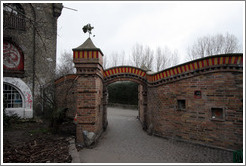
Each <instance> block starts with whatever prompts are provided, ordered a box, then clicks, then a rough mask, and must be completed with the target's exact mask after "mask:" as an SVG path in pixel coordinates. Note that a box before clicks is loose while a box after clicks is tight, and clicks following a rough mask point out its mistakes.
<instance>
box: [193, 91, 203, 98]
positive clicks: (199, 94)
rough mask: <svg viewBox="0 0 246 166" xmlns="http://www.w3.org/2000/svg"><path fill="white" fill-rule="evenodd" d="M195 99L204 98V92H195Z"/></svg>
mask: <svg viewBox="0 0 246 166" xmlns="http://www.w3.org/2000/svg"><path fill="white" fill-rule="evenodd" d="M194 97H195V98H196V99H200V98H202V92H201V91H199V90H196V91H195V92H194Z"/></svg>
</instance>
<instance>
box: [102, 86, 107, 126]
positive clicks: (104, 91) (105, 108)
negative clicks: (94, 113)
mask: <svg viewBox="0 0 246 166" xmlns="http://www.w3.org/2000/svg"><path fill="white" fill-rule="evenodd" d="M107 105H108V89H107V87H104V88H103V129H104V130H106V129H107V126H108V119H107Z"/></svg>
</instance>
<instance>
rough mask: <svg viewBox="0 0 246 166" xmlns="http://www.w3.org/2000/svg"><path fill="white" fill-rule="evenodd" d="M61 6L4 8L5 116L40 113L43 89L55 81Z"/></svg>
mask: <svg viewBox="0 0 246 166" xmlns="http://www.w3.org/2000/svg"><path fill="white" fill-rule="evenodd" d="M62 8H63V6H62V4H54V3H4V4H3V40H2V43H3V53H2V56H3V103H4V107H5V110H6V113H7V114H13V113H16V114H18V115H19V116H20V117H22V118H32V117H33V115H34V113H35V112H36V111H42V103H41V100H40V99H39V96H40V95H41V94H42V93H41V90H40V89H42V87H44V86H46V85H47V84H48V83H49V82H51V81H52V80H53V79H54V76H55V68H56V40H57V19H58V17H59V16H60V15H61V11H62Z"/></svg>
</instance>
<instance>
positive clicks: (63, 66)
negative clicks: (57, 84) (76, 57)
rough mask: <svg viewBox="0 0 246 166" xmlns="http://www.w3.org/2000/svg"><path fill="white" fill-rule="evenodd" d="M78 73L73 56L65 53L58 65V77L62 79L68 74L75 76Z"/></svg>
mask: <svg viewBox="0 0 246 166" xmlns="http://www.w3.org/2000/svg"><path fill="white" fill-rule="evenodd" d="M75 72H76V69H75V66H74V63H73V55H72V53H70V52H66V51H65V52H63V53H62V54H61V56H60V58H59V63H58V65H57V70H56V75H57V77H61V76H64V75H67V74H74V73H75Z"/></svg>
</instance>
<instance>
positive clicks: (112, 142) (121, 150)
mask: <svg viewBox="0 0 246 166" xmlns="http://www.w3.org/2000/svg"><path fill="white" fill-rule="evenodd" d="M137 115H138V111H136V110H129V109H120V108H108V121H109V126H108V128H107V131H106V132H105V133H103V135H102V138H101V139H100V140H99V143H98V144H97V146H96V147H94V148H93V149H83V150H81V151H80V152H79V156H80V161H81V162H83V163H214V162H223V163H228V162H230V163H231V162H232V159H233V156H232V153H231V152H227V151H222V150H218V149H212V148H207V147H202V146H199V145H192V144H188V143H184V142H177V141H173V140H166V139H163V138H159V137H155V136H149V135H147V133H146V132H145V131H143V130H142V127H141V124H140V122H139V120H137V119H136V117H137Z"/></svg>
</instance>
